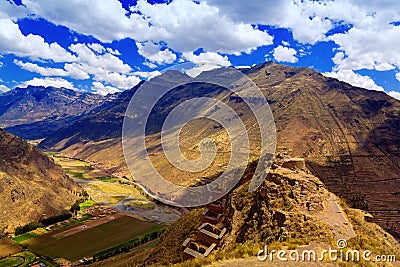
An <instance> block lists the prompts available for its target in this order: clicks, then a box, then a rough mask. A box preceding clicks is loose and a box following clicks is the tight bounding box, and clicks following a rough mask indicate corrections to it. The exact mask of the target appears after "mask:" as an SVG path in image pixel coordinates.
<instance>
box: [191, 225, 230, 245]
mask: <svg viewBox="0 0 400 267" xmlns="http://www.w3.org/2000/svg"><path fill="white" fill-rule="evenodd" d="M197 229H198V230H199V234H198V237H199V239H200V240H201V241H202V242H204V243H205V244H207V245H211V244H216V245H219V244H220V243H221V240H222V237H223V236H224V235H225V233H226V228H223V229H222V230H221V229H218V228H217V227H216V226H215V225H212V224H210V223H203V224H202V225H200V227H199V228H197Z"/></svg>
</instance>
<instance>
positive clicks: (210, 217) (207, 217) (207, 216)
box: [203, 208, 224, 224]
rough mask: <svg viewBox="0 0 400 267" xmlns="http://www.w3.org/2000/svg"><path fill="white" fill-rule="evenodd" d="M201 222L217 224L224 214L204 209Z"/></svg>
mask: <svg viewBox="0 0 400 267" xmlns="http://www.w3.org/2000/svg"><path fill="white" fill-rule="evenodd" d="M203 216H204V217H203V222H206V223H210V224H217V223H219V222H220V220H221V218H222V217H223V216H224V214H223V213H219V212H215V211H212V210H209V209H207V208H206V209H205V210H204V212H203Z"/></svg>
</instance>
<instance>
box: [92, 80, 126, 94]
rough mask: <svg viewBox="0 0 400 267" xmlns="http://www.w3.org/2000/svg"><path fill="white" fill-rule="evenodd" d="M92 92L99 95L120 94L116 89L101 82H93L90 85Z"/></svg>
mask: <svg viewBox="0 0 400 267" xmlns="http://www.w3.org/2000/svg"><path fill="white" fill-rule="evenodd" d="M92 91H93V93H96V94H100V95H108V94H114V93H117V92H120V90H119V89H118V88H115V87H112V86H109V85H107V86H105V85H104V84H102V83H101V82H93V83H92Z"/></svg>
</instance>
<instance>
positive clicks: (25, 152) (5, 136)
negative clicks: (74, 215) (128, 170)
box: [0, 129, 79, 232]
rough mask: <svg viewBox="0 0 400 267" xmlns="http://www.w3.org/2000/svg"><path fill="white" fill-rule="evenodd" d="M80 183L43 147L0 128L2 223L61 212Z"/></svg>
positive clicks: (9, 224) (19, 222) (18, 222)
mask: <svg viewBox="0 0 400 267" xmlns="http://www.w3.org/2000/svg"><path fill="white" fill-rule="evenodd" d="M76 191H79V187H77V186H76V185H75V183H74V182H73V181H72V180H71V179H69V178H68V176H66V175H65V174H64V172H63V171H62V169H61V167H60V166H58V165H56V164H55V163H54V161H53V160H51V159H50V158H48V157H47V156H46V155H45V154H43V153H42V152H41V151H39V150H38V149H36V148H35V147H33V146H32V145H29V144H27V143H25V142H24V141H23V140H21V139H20V138H18V137H15V136H13V135H11V134H9V133H7V132H5V131H3V130H1V129H0V199H1V201H0V226H1V227H8V229H7V230H6V231H8V232H12V231H13V229H15V227H17V226H18V225H24V224H27V223H29V222H32V221H38V220H39V219H40V218H42V217H46V216H53V215H57V214H60V213H61V212H63V211H64V210H65V209H69V208H70V206H71V205H72V204H73V203H74V201H75V200H76V197H75V192H76Z"/></svg>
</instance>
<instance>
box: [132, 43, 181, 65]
mask: <svg viewBox="0 0 400 267" xmlns="http://www.w3.org/2000/svg"><path fill="white" fill-rule="evenodd" d="M136 46H137V47H138V53H139V55H141V56H143V57H144V58H146V59H148V60H149V61H151V62H155V63H157V64H170V63H172V62H174V61H175V60H176V55H175V54H174V53H173V52H172V51H171V50H170V49H168V48H167V49H164V50H161V47H160V46H159V45H158V44H154V43H152V42H143V43H139V42H136Z"/></svg>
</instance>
